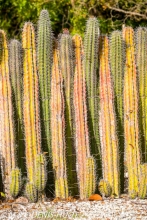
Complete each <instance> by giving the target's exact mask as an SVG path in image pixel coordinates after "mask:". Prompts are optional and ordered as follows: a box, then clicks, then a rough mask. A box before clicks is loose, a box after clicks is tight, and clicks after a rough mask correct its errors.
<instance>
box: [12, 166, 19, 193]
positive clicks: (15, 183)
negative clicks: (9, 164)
mask: <svg viewBox="0 0 147 220" xmlns="http://www.w3.org/2000/svg"><path fill="white" fill-rule="evenodd" d="M20 189H21V172H20V169H19V168H15V169H13V170H12V171H11V184H10V193H11V195H12V196H13V197H16V196H17V195H18V193H19V191H20Z"/></svg>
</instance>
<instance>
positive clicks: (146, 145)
mask: <svg viewBox="0 0 147 220" xmlns="http://www.w3.org/2000/svg"><path fill="white" fill-rule="evenodd" d="M135 48H136V61H137V62H136V64H137V70H138V78H139V122H140V127H139V129H140V136H141V141H142V148H143V152H145V155H143V156H144V159H145V161H146V162H147V114H146V112H147V28H142V27H139V28H138V29H137V30H136V47H135Z"/></svg>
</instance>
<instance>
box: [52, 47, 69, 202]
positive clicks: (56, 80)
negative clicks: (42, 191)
mask: <svg viewBox="0 0 147 220" xmlns="http://www.w3.org/2000/svg"><path fill="white" fill-rule="evenodd" d="M62 83H63V79H62V76H61V70H60V66H59V51H58V49H57V45H55V49H54V54H53V67H52V80H51V119H52V120H51V135H52V158H53V169H54V172H55V195H56V197H60V198H67V197H68V186H67V169H66V158H65V150H66V145H65V116H64V95H63V84H62Z"/></svg>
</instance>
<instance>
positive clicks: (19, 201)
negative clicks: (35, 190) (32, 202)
mask: <svg viewBox="0 0 147 220" xmlns="http://www.w3.org/2000/svg"><path fill="white" fill-rule="evenodd" d="M15 202H16V203H22V204H26V203H28V199H27V198H26V197H23V196H21V197H19V198H18V199H16V200H15Z"/></svg>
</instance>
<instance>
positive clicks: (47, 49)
mask: <svg viewBox="0 0 147 220" xmlns="http://www.w3.org/2000/svg"><path fill="white" fill-rule="evenodd" d="M52 39H53V34H52V28H51V21H50V18H49V14H48V11H47V10H42V11H41V13H40V17H39V21H38V36H37V60H38V75H39V87H40V104H41V111H40V113H41V122H42V145H43V146H45V147H46V146H47V148H45V150H46V151H47V150H48V152H49V156H50V157H51V131H50V98H51V68H52V60H53V53H52V52H53V48H52V45H53V40H52Z"/></svg>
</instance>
